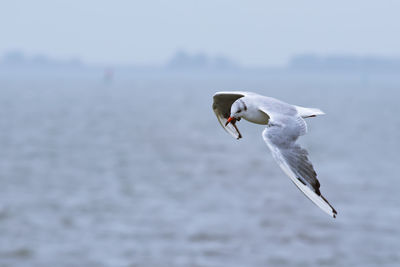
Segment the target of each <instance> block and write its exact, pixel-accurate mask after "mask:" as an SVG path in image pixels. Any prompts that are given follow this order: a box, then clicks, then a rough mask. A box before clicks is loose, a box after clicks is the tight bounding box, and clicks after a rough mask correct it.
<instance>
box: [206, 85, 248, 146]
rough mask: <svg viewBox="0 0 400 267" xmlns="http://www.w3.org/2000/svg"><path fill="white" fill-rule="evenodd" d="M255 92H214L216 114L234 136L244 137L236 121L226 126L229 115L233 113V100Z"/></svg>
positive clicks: (237, 137) (223, 125) (213, 106)
mask: <svg viewBox="0 0 400 267" xmlns="http://www.w3.org/2000/svg"><path fill="white" fill-rule="evenodd" d="M251 94H254V93H250V92H238V91H235V92H217V93H215V94H214V97H213V99H214V102H213V105H212V108H213V110H214V113H215V115H216V116H217V119H218V121H219V123H220V124H221V126H222V127H223V128H224V129H225V130H226V131H227V132H228V133H230V134H231V135H232V136H233V137H235V138H236V139H239V138H241V137H242V135H241V134H240V132H239V129H238V128H237V127H236V124H235V123H229V124H228V125H226V126H225V124H226V122H227V120H228V118H229V115H230V113H231V106H232V104H233V102H235V101H236V100H237V99H239V98H241V97H244V96H247V95H251Z"/></svg>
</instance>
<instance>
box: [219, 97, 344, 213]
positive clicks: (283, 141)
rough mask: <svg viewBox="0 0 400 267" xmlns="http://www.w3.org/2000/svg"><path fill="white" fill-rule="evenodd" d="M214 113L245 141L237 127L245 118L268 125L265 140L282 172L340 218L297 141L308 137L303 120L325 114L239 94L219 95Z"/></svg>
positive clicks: (327, 210)
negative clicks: (305, 135) (323, 194)
mask: <svg viewBox="0 0 400 267" xmlns="http://www.w3.org/2000/svg"><path fill="white" fill-rule="evenodd" d="M213 110H214V112H215V115H216V116H217V118H218V121H219V122H220V124H221V125H222V127H223V128H224V129H225V130H226V131H227V132H228V133H230V134H231V135H232V136H233V137H235V138H237V139H239V138H241V137H242V135H241V134H240V132H239V129H238V128H237V126H236V121H238V120H240V119H241V118H243V119H245V120H248V121H250V122H253V123H257V124H264V125H266V126H267V127H266V128H265V130H264V131H263V133H262V136H263V138H264V141H265V143H266V144H267V145H268V147H269V149H270V150H271V152H272V155H273V157H274V158H275V160H276V161H277V162H278V164H279V166H280V167H281V168H282V170H283V171H284V172H285V173H286V174H287V175H288V176H289V178H290V179H291V180H292V182H293V183H294V184H295V185H296V186H297V187H298V188H299V189H300V190H301V191H302V192H303V193H304V194H305V195H306V196H307V197H308V198H309V199H310V200H311V201H312V202H313V203H314V204H316V205H317V206H318V207H320V208H321V209H322V210H323V211H324V212H326V213H327V214H329V215H331V216H332V217H334V218H335V217H336V214H337V212H336V210H335V209H334V208H333V207H332V206H331V205H330V204H329V202H328V201H327V200H326V199H325V198H324V197H323V196H322V194H321V192H320V190H319V188H320V183H319V181H318V180H317V174H316V172H315V171H314V168H313V166H312V163H311V162H310V161H309V159H308V153H307V151H306V150H305V149H303V148H301V147H300V146H299V145H298V144H296V140H297V138H298V137H299V136H301V135H304V134H306V133H307V124H306V122H305V121H304V119H303V118H309V117H315V116H317V115H322V114H324V113H323V112H322V111H321V110H319V109H316V108H305V107H300V106H294V105H290V104H287V103H285V102H282V101H280V100H277V99H275V98H272V97H266V96H262V95H258V94H255V93H251V92H238V91H234V92H218V93H216V94H215V95H214V102H213Z"/></svg>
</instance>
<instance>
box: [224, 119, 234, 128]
mask: <svg viewBox="0 0 400 267" xmlns="http://www.w3.org/2000/svg"><path fill="white" fill-rule="evenodd" d="M230 122H231V123H235V122H236V119H235V118H233V117H229V118H228V120H227V121H226V123H225V126H228V124H229V123H230Z"/></svg>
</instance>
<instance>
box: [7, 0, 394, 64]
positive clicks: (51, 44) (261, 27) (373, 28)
mask: <svg viewBox="0 0 400 267" xmlns="http://www.w3.org/2000/svg"><path fill="white" fill-rule="evenodd" d="M14 49H19V50H22V51H25V52H26V53H27V54H34V53H44V54H47V55H50V56H53V57H57V58H63V59H67V58H71V57H77V58H81V59H82V60H84V61H86V62H90V63H110V64H121V63H122V64H125V63H133V64H163V63H164V62H165V61H166V60H168V58H170V57H171V55H172V54H173V53H175V51H176V50H177V49H183V50H186V51H188V52H190V53H197V52H205V53H207V54H210V55H226V56H229V57H230V58H232V59H234V60H236V61H238V62H240V63H242V64H244V65H258V66H259V65H276V64H284V63H285V62H287V60H288V59H289V58H290V56H292V55H294V54H298V53H304V52H315V53H320V54H331V53H335V54H338V53H340V54H343V53H345V54H357V55H366V54H368V55H370V54H372V55H383V56H388V57H390V56H397V57H400V1H385V0H382V1H377V0H373V1H369V0H352V1H349V0H347V1H345V0H336V1H323V0H302V1H295V0H291V1H288V0H280V1H266V0H260V1H254V0H247V1H245V0H242V1H234V0H224V1H218V0H201V1H200V0H199V1H190V0H182V1H177V0H168V1H161V0H158V1H155V0H142V1H134V0H131V1H120V0H81V1H74V0H68V1H57V0H35V1H32V0H25V1H23V0H12V1H11V0H10V1H1V2H0V54H2V53H4V52H5V51H9V50H14Z"/></svg>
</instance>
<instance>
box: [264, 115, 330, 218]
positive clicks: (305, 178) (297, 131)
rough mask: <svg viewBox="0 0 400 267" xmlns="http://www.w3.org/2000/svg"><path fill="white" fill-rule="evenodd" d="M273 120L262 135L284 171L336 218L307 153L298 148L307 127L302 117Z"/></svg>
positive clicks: (278, 116)
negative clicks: (299, 138) (323, 193)
mask: <svg viewBox="0 0 400 267" xmlns="http://www.w3.org/2000/svg"><path fill="white" fill-rule="evenodd" d="M273 118H274V120H273V121H271V122H270V125H269V126H268V127H267V128H266V129H265V130H264V131H263V138H264V141H265V142H266V143H267V145H268V147H269V148H270V150H271V152H272V155H273V156H274V158H275V160H276V161H277V162H278V164H279V166H280V167H281V169H282V170H283V171H284V172H285V173H286V174H287V175H288V176H289V177H290V179H291V180H292V182H293V183H294V184H295V185H296V186H297V187H298V188H299V189H300V190H301V191H302V192H303V193H304V194H305V195H306V196H307V197H308V198H309V199H310V200H311V201H312V202H313V203H314V204H316V205H317V206H318V207H320V208H321V209H322V210H323V211H324V212H326V213H327V214H329V215H331V216H332V217H334V218H335V217H336V214H337V212H336V210H335V209H334V208H333V207H332V206H331V204H329V202H328V201H327V200H326V199H325V198H324V197H323V196H322V195H321V192H320V190H319V188H320V184H319V181H318V180H317V174H316V172H315V170H314V168H313V165H312V163H311V162H310V161H309V159H308V152H307V151H306V150H305V149H304V148H301V147H300V146H299V145H298V144H296V140H297V138H298V137H299V136H300V135H302V134H304V133H305V131H306V129H307V127H306V123H305V121H304V120H303V119H302V118H301V117H299V116H280V115H277V116H273Z"/></svg>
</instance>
